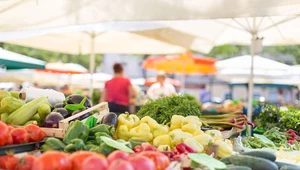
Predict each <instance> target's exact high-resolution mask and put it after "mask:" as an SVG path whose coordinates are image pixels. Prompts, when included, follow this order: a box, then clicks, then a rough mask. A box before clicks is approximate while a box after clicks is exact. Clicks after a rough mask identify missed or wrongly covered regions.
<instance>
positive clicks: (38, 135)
mask: <svg viewBox="0 0 300 170" xmlns="http://www.w3.org/2000/svg"><path fill="white" fill-rule="evenodd" d="M24 129H25V130H26V131H27V133H28V136H29V142H39V141H42V140H43V139H44V138H45V137H46V133H45V132H44V131H42V130H41V128H40V127H38V126H37V125H34V124H29V125H26V126H25V128H24Z"/></svg>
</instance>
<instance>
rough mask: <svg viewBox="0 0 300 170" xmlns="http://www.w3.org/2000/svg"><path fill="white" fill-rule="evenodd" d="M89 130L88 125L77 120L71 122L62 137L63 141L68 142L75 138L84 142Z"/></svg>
mask: <svg viewBox="0 0 300 170" xmlns="http://www.w3.org/2000/svg"><path fill="white" fill-rule="evenodd" d="M89 130H90V129H89V127H88V126H87V125H85V124H83V123H82V122H81V121H79V120H76V121H74V122H71V123H70V125H69V127H68V129H67V131H66V134H65V136H64V138H63V142H64V143H66V144H70V142H71V141H72V140H73V139H77V138H78V139H82V140H83V142H86V141H87V139H88V137H89Z"/></svg>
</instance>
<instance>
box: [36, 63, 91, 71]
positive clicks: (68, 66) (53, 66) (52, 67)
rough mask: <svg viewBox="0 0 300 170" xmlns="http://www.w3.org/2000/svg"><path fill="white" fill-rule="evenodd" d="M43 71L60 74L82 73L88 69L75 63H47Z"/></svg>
mask: <svg viewBox="0 0 300 170" xmlns="http://www.w3.org/2000/svg"><path fill="white" fill-rule="evenodd" d="M41 71H44V72H51V73H61V74H84V73H88V70H87V69H86V68H84V67H83V66H82V65H80V64H77V63H60V62H58V63H47V64H46V68H45V70H41Z"/></svg>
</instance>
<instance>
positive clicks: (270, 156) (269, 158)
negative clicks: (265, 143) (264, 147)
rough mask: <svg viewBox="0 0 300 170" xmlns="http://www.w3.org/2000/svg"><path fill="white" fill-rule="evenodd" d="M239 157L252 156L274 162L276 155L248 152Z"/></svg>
mask: <svg viewBox="0 0 300 170" xmlns="http://www.w3.org/2000/svg"><path fill="white" fill-rule="evenodd" d="M241 155H248V156H253V157H258V158H264V159H268V160H269V161H272V162H274V161H275V160H276V155H275V154H274V153H271V152H267V151H249V152H243V153H241Z"/></svg>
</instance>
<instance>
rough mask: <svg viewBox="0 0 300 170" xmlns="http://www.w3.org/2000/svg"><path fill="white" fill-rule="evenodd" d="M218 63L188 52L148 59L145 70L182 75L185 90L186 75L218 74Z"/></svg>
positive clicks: (144, 65) (144, 63)
mask: <svg viewBox="0 0 300 170" xmlns="http://www.w3.org/2000/svg"><path fill="white" fill-rule="evenodd" d="M216 61H217V60H216V59H213V58H207V57H196V56H193V55H192V53H191V52H186V53H185V54H180V55H167V56H158V57H148V58H147V59H146V60H145V61H144V62H143V68H144V69H147V70H156V71H160V70H161V71H165V72H167V73H179V74H182V80H181V81H182V86H181V87H182V90H184V88H185V75H186V74H214V73H216V72H217V69H216V67H215V62H216Z"/></svg>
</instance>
